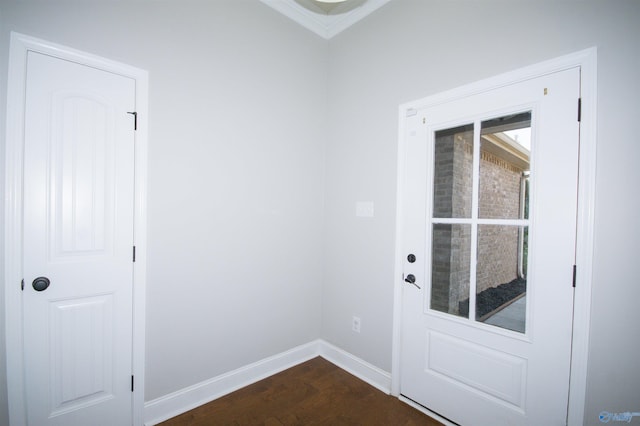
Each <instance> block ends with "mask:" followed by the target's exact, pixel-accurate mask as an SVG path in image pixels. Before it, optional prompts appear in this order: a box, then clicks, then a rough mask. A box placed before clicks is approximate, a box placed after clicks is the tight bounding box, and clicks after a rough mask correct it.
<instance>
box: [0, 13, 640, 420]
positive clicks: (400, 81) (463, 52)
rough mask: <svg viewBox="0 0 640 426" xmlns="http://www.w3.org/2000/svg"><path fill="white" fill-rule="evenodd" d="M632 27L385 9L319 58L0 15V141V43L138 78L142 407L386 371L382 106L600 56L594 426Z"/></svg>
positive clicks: (622, 402) (199, 24)
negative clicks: (142, 149) (145, 143)
mask: <svg viewBox="0 0 640 426" xmlns="http://www.w3.org/2000/svg"><path fill="white" fill-rule="evenodd" d="M639 24H640V2H637V1H636V0H618V1H615V2H611V1H605V0H601V1H580V0H575V1H551V0H548V1H533V0H522V1H517V2H513V1H493V0H482V1H459V0H437V1H433V0H393V1H392V2H390V3H389V4H388V5H386V6H384V7H383V8H382V9H380V10H378V11H377V12H375V13H374V14H373V15H371V16H370V17H368V18H366V19H365V20H363V21H361V22H359V23H358V24H356V26H354V27H352V28H350V29H349V30H347V31H346V32H344V33H342V34H340V35H338V36H337V37H335V38H334V39H332V40H331V41H330V42H328V43H327V42H325V41H323V40H321V39H319V38H318V37H317V36H315V35H313V34H312V33H310V32H308V31H306V30H304V29H302V28H301V27H299V26H297V25H296V24H295V23H292V22H291V21H289V20H288V19H286V18H284V17H283V16H281V15H279V14H277V13H276V12H274V11H273V10H271V9H269V8H268V7H266V6H265V5H263V4H261V3H259V2H258V1H257V0H216V1H211V2H201V1H180V2H177V1H176V2H173V1H141V0H139V1H126V2H123V1H99V0H95V1H90V2H78V1H61V0H56V1H33V0H20V1H17V0H11V1H10V0H0V94H1V96H0V99H2V102H0V141H2V145H3V144H4V134H5V129H4V119H5V103H4V98H5V94H6V70H7V52H8V34H9V31H11V30H15V31H19V32H22V33H26V34H29V35H33V36H36V37H41V38H44V39H48V40H50V41H53V42H58V43H61V44H65V45H69V46H71V47H75V48H77V49H81V50H85V51H89V52H91V53H95V54H98V55H101V56H105V57H107V58H111V59H115V60H120V61H122V62H125V63H129V64H131V65H134V66H138V67H140V68H144V69H147V70H149V72H150V117H149V120H150V121H149V137H150V139H149V142H150V147H149V169H150V170H149V230H148V231H149V253H148V261H149V264H148V267H149V271H148V300H147V325H148V327H147V354H148V356H147V395H146V398H145V399H146V400H152V399H154V398H157V397H159V396H162V395H165V394H167V393H169V392H172V391H175V390H178V389H182V388H184V387H186V386H189V385H193V384H195V383H198V382H200V381H202V380H206V379H208V378H211V377H214V376H216V375H218V374H221V373H224V372H227V371H229V370H232V369H234V368H236V367H240V366H242V365H246V364H248V363H250V362H253V361H256V360H259V359H261V358H264V357H266V356H269V355H273V354H275V353H278V352H281V351H284V350H286V349H289V348H291V347H293V346H296V345H298V344H302V343H305V342H308V341H310V340H312V339H315V338H318V337H323V338H325V339H326V340H328V341H330V342H331V343H334V344H336V345H338V346H339V347H341V348H343V349H345V350H347V351H349V352H352V353H353V354H355V355H356V356H359V357H361V358H363V359H364V360H366V361H369V362H371V363H372V364H374V365H376V366H378V367H380V368H382V369H384V370H387V371H390V368H391V332H392V300H393V284H392V283H393V259H394V231H395V197H396V193H395V185H396V150H397V125H398V123H397V108H398V105H399V104H400V103H403V102H407V101H412V100H415V99H418V98H421V97H424V96H428V95H430V94H434V93H437V92H440V91H442V90H446V89H450V88H453V87H456V86H459V85H462V84H465V83H470V82H473V81H476V80H478V79H481V78H485V77H490V76H492V75H495V74H497V73H502V72H506V71H509V70H512V69H514V68H518V67H522V66H526V65H529V64H532V63H535V62H539V61H542V60H545V59H550V58H553V57H556V56H559V55H563V54H566V53H571V52H574V51H577V50H580V49H583V48H586V47H591V46H598V55H599V63H598V67H599V68H598V72H599V78H598V84H599V86H598V96H599V103H598V114H599V115H598V169H597V205H596V211H595V217H596V228H597V229H596V235H595V259H594V264H593V265H592V267H593V273H594V286H593V300H594V304H593V311H592V312H593V317H592V330H591V348H590V353H589V356H590V359H589V361H590V364H589V378H588V393H587V419H588V422H589V424H598V423H599V422H597V417H596V416H597V413H598V412H599V411H601V410H609V411H613V412H620V411H629V410H631V411H638V410H640V407H639V406H638V405H637V403H638V401H637V395H640V388H639V386H640V385H639V384H640V371H639V368H638V366H637V361H636V358H637V355H636V354H637V352H638V351H639V350H640V343H639V341H638V339H637V337H638V335H640V329H639V325H638V321H637V314H636V313H635V312H636V306H635V302H634V301H636V300H640V286H638V285H637V274H636V273H635V270H634V268H633V265H634V261H635V258H634V254H635V252H636V250H635V249H636V247H635V244H634V243H635V241H637V240H638V238H639V237H640V226H639V225H638V222H637V211H638V208H639V207H640V202H639V201H638V199H637V197H632V196H630V194H634V193H635V190H636V186H637V183H638V182H640V171H639V169H638V167H637V166H636V162H637V159H638V158H640V143H638V142H639V141H638V140H637V132H636V131H634V129H632V127H631V123H634V120H635V119H636V117H638V116H639V115H640V107H639V106H638V103H637V98H638V94H639V93H640V86H639V85H640V83H639V81H638V79H637V70H638V69H640V49H638V46H637V40H639V39H640V25H639ZM327 73H328V75H327ZM327 96H328V97H327ZM3 151H4V150H3V149H0V152H3ZM0 155H3V154H0ZM0 175H2V174H0ZM325 175H326V177H325ZM0 188H3V186H2V187H0ZM357 201H374V202H375V217H374V218H373V219H371V218H368V219H363V218H360V219H358V218H356V217H355V214H354V211H355V203H356V202H357ZM323 209H324V210H323ZM0 211H1V210H0ZM323 235H324V236H323ZM323 253H324V254H323ZM0 254H2V253H0ZM323 256H324V261H323ZM585 267H588V265H585ZM292 300H293V301H295V303H291V301H292ZM0 306H4V305H3V304H1V305H0ZM353 314H357V315H358V316H360V317H361V318H362V332H361V333H360V334H355V333H352V332H351V316H352V315H353ZM0 318H2V320H0V321H3V316H0ZM1 325H2V324H0V337H3V336H2V333H3V331H4V327H1ZM3 345H4V339H3V338H2V339H0V349H3ZM0 353H2V354H3V355H2V356H0V361H3V359H2V358H3V356H4V350H0ZM5 377H6V372H4V371H3V369H2V368H0V384H5V383H6V380H3V379H4V378H5ZM4 394H5V389H3V386H0V424H6V421H5V420H6V398H5V397H4Z"/></svg>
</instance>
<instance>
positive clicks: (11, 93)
mask: <svg viewBox="0 0 640 426" xmlns="http://www.w3.org/2000/svg"><path fill="white" fill-rule="evenodd" d="M29 51H32V52H38V53H43V54H46V55H49V56H54V57H56V58H60V59H64V60H68V61H72V62H76V63H78V64H82V65H86V66H90V67H94V68H98V69H101V70H103V71H108V72H112V73H114V74H119V75H123V76H126V77H129V78H132V79H134V80H135V82H136V83H135V87H136V89H135V102H136V111H137V113H138V122H137V124H138V126H137V131H136V136H135V145H136V146H135V187H134V196H135V201H134V244H135V246H136V259H135V263H134V276H133V358H132V361H133V375H134V376H135V387H134V390H133V423H134V424H136V425H141V424H143V423H144V412H143V410H144V382H145V380H144V359H145V333H144V330H145V295H146V252H147V250H146V229H147V207H146V194H147V119H146V118H147V117H148V114H147V111H148V73H147V72H146V71H144V70H141V69H138V68H135V67H132V66H129V65H125V64H122V63H118V62H114V61H111V60H108V59H104V58H101V57H98V56H95V55H92V54H88V53H85V52H81V51H78V50H75V49H71V48H68V47H65V46H61V45H57V44H54V43H50V42H48V41H44V40H40V39H36V38H33V37H30V36H27V35H23V34H20V33H16V32H12V33H11V44H10V51H9V76H8V89H7V98H8V99H7V134H6V164H5V173H6V174H5V206H4V207H5V223H4V226H5V241H4V242H5V275H4V282H5V290H4V291H5V321H6V351H7V386H8V390H9V394H8V399H9V421H10V424H11V425H12V426H18V425H26V424H27V411H26V410H27V404H26V401H25V397H24V389H25V382H24V376H23V369H24V363H23V357H24V348H23V345H22V290H21V281H22V279H23V271H22V231H21V230H22V226H23V224H22V200H23V193H22V175H23V171H24V170H23V146H24V130H23V124H24V120H25V117H24V104H25V85H26V67H27V62H26V58H27V53H28V52H29Z"/></svg>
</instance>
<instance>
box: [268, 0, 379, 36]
mask: <svg viewBox="0 0 640 426" xmlns="http://www.w3.org/2000/svg"><path fill="white" fill-rule="evenodd" d="M260 1H261V2H263V3H264V4H266V5H267V6H269V7H272V8H273V9H275V10H277V11H278V12H280V13H282V14H283V15H285V16H286V17H288V18H290V19H292V20H293V21H295V22H297V23H298V24H300V25H302V26H303V27H305V28H306V29H308V30H310V31H313V32H314V33H316V34H317V35H319V36H320V37H322V38H324V39H326V40H329V39H330V38H332V37H333V36H335V35H337V34H338V33H340V32H342V31H344V30H346V29H347V28H348V27H350V26H351V25H353V24H355V23H356V22H358V21H360V20H361V19H363V18H365V17H366V16H367V15H369V14H371V13H372V12H374V11H375V10H377V9H379V8H380V7H382V6H384V5H385V4H387V3H388V2H389V1H391V0H366V1H365V2H364V3H363V4H362V5H360V6H358V7H356V8H354V9H352V10H350V11H349V12H345V13H341V14H335V15H332V14H324V13H316V12H314V11H312V10H309V9H307V8H305V7H304V6H302V5H300V4H299V3H298V2H296V1H295V0H260Z"/></svg>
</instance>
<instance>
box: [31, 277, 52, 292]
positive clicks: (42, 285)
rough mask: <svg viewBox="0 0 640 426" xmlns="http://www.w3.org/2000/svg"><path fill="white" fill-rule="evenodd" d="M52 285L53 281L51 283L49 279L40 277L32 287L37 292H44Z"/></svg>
mask: <svg viewBox="0 0 640 426" xmlns="http://www.w3.org/2000/svg"><path fill="white" fill-rule="evenodd" d="M50 284H51V281H49V278H47V277H38V278H36V279H35V280H33V284H32V285H33V289H34V290H35V291H44V290H46V289H47V287H49V285H50Z"/></svg>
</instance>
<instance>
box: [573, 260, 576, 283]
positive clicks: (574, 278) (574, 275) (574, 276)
mask: <svg viewBox="0 0 640 426" xmlns="http://www.w3.org/2000/svg"><path fill="white" fill-rule="evenodd" d="M573 288H576V265H573Z"/></svg>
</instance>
